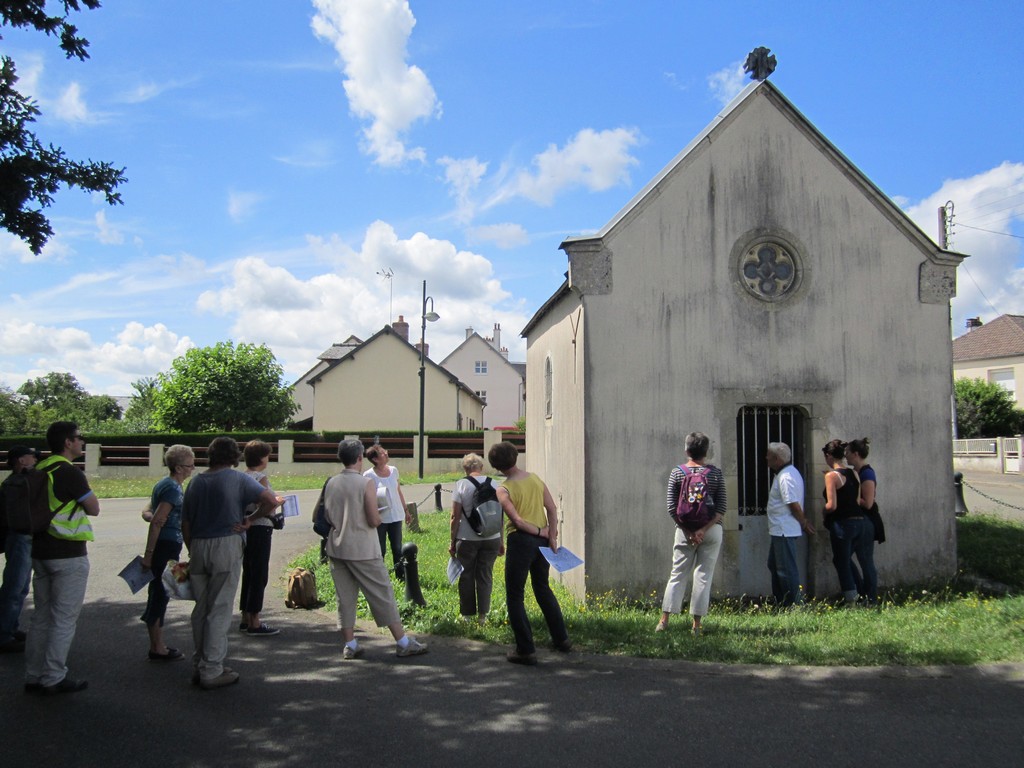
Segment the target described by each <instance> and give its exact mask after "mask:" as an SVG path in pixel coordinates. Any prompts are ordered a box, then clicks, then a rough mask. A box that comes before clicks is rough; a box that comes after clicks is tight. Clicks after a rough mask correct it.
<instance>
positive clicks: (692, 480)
mask: <svg viewBox="0 0 1024 768" xmlns="http://www.w3.org/2000/svg"><path fill="white" fill-rule="evenodd" d="M679 469H680V471H681V472H682V473H683V479H682V480H681V481H680V482H679V500H678V501H677V502H676V513H675V521H676V525H678V526H679V527H680V528H685V529H686V530H688V531H696V530H697V529H698V528H703V527H704V526H705V525H707V524H708V523H709V522H711V518H712V517H714V516H715V500H714V499H713V498H711V494H710V492H709V491H708V482H707V476H708V472H709V468H708V467H696V468H691V467H688V466H686V465H685V464H680V465H679Z"/></svg>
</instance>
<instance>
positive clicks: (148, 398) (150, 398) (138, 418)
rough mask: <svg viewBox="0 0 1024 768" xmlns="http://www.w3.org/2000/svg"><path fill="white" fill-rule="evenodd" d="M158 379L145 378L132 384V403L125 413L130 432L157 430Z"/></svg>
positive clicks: (127, 427) (126, 426)
mask: <svg viewBox="0 0 1024 768" xmlns="http://www.w3.org/2000/svg"><path fill="white" fill-rule="evenodd" d="M157 386H158V382H157V379H156V378H154V377H151V376H144V377H143V378H141V379H139V380H138V381H133V382H132V389H134V390H135V394H133V395H132V399H131V402H130V403H128V408H127V410H126V411H125V412H124V421H125V428H126V430H127V431H128V432H133V433H142V432H152V431H153V430H154V429H155V428H156V391H157Z"/></svg>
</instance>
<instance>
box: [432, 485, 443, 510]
mask: <svg viewBox="0 0 1024 768" xmlns="http://www.w3.org/2000/svg"><path fill="white" fill-rule="evenodd" d="M434 507H435V510H434V511H435V512H444V507H442V506H441V484H440V483H438V484H437V485H435V486H434Z"/></svg>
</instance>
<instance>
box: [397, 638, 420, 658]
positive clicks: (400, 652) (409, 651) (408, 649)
mask: <svg viewBox="0 0 1024 768" xmlns="http://www.w3.org/2000/svg"><path fill="white" fill-rule="evenodd" d="M426 652H427V646H425V645H424V644H423V643H421V642H420V641H419V640H417V639H416V638H415V637H410V638H409V644H408V645H407V646H405V648H403V647H402V646H398V648H397V650H396V651H395V655H396V656H399V657H401V658H405V657H406V656H419V655H420V654H423V653H426Z"/></svg>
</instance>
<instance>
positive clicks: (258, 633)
mask: <svg viewBox="0 0 1024 768" xmlns="http://www.w3.org/2000/svg"><path fill="white" fill-rule="evenodd" d="M280 631H281V630H280V629H277V628H276V627H272V626H270V625H269V624H260V625H259V626H258V627H249V628H248V629H247V630H245V634H247V635H249V637H270V636H271V635H276V634H278V633H279V632H280Z"/></svg>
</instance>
